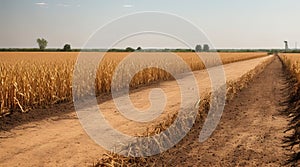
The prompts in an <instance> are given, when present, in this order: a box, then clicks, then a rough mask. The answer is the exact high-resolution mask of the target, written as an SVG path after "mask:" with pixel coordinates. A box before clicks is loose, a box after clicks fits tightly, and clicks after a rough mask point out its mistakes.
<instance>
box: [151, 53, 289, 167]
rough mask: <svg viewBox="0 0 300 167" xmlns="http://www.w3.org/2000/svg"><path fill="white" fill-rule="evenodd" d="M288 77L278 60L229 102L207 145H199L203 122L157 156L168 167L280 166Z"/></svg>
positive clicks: (286, 152) (282, 161) (282, 157)
mask: <svg viewBox="0 0 300 167" xmlns="http://www.w3.org/2000/svg"><path fill="white" fill-rule="evenodd" d="M285 81H286V76H284V73H283V71H282V64H281V63H280V60H279V59H278V58H276V59H275V60H274V61H273V62H272V63H271V64H270V65H269V66H267V67H266V69H265V70H264V71H263V72H262V73H261V74H260V75H258V76H257V78H256V79H254V81H253V82H252V83H250V85H249V87H248V88H246V89H244V90H242V91H241V92H240V93H239V94H238V95H237V97H235V98H234V99H233V100H232V101H230V102H229V103H227V105H226V107H225V110H224V113H223V116H222V119H221V122H220V124H219V125H218V128H217V130H216V131H215V132H214V133H213V135H212V136H211V137H210V138H209V139H208V140H207V141H206V142H204V143H199V142H198V135H199V130H200V129H201V125H202V124H203V122H200V123H199V125H196V126H195V129H194V130H192V131H191V133H190V134H189V135H188V136H187V137H186V138H184V139H183V141H182V142H180V143H179V145H177V146H176V148H173V149H171V150H169V151H168V152H166V153H164V154H163V155H161V156H159V157H156V158H155V161H156V164H160V165H161V164H164V165H166V166H281V165H283V164H284V163H285V161H286V160H287V157H286V154H288V153H289V152H288V151H287V150H286V149H285V148H284V147H283V142H282V140H283V138H284V136H286V135H287V134H285V133H284V131H285V130H286V128H287V126H288V119H287V118H286V117H285V116H283V115H281V114H280V110H281V109H282V108H283V106H280V102H281V101H283V100H284V97H283V96H284V95H283V93H282V92H281V90H282V89H283V88H284V87H285Z"/></svg>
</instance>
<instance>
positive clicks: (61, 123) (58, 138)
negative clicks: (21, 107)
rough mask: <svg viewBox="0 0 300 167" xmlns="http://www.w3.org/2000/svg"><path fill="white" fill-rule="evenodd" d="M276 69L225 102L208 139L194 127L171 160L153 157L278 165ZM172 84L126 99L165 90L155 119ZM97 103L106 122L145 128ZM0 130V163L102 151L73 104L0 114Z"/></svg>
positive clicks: (55, 161)
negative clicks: (90, 136)
mask: <svg viewBox="0 0 300 167" xmlns="http://www.w3.org/2000/svg"><path fill="white" fill-rule="evenodd" d="M265 60H266V58H258V59H253V60H248V61H243V62H237V63H232V64H227V65H225V66H224V69H225V72H226V79H227V80H228V81H236V80H238V79H239V77H241V76H242V75H243V74H245V73H247V72H248V71H250V70H252V69H254V68H255V67H256V66H257V65H259V64H260V63H261V62H263V61H265ZM195 73H196V74H197V81H198V83H199V86H200V89H201V90H202V91H203V92H201V93H204V92H205V91H207V90H209V88H210V85H209V79H208V76H207V73H205V72H203V71H198V72H195ZM280 74H281V68H280V63H279V61H278V60H276V61H274V62H273V63H272V64H271V65H270V66H269V67H268V68H267V70H265V72H264V73H263V74H262V75H261V76H260V77H259V78H257V79H256V80H255V81H254V83H253V84H251V86H250V87H249V88H248V89H246V90H245V91H242V92H241V94H240V95H239V96H238V97H237V98H235V100H233V101H232V102H230V104H228V105H227V107H226V109H225V113H224V116H223V118H222V123H221V124H220V125H219V127H218V130H217V131H216V132H215V133H214V135H213V136H212V138H210V139H209V140H208V141H207V142H205V143H202V144H201V143H199V142H198V140H197V138H196V137H198V134H199V133H198V132H196V131H195V133H191V134H190V135H188V136H187V137H186V138H185V139H184V140H183V141H182V142H181V143H180V144H181V145H179V146H178V147H179V148H180V149H171V150H170V151H169V152H167V153H166V154H164V155H163V156H165V157H164V159H165V160H166V159H168V160H171V161H168V162H166V161H160V160H159V159H160V158H158V160H157V162H158V163H159V162H160V164H162V163H164V164H165V163H166V164H169V165H172V164H173V165H174V164H178V165H179V166H182V165H198V166H199V165H207V166H210V165H238V164H239V165H243V164H248V165H249V163H252V164H255V163H257V164H268V163H270V164H271V165H272V163H273V165H274V164H275V165H279V162H281V161H282V160H283V159H284V156H281V155H283V153H284V150H283V149H282V148H281V143H280V142H281V139H282V137H283V133H281V132H282V131H283V129H284V128H285V127H286V124H287V119H285V118H283V117H282V116H280V115H278V113H277V109H278V107H279V106H278V103H279V100H280V98H281V96H280V91H279V90H280V88H281V86H282V83H281V81H282V78H281V77H280ZM175 83H176V82H175V81H167V82H162V83H158V84H156V85H152V86H148V87H144V88H139V89H137V90H135V91H133V93H132V94H131V98H132V100H133V102H134V104H135V105H136V107H138V108H139V107H143V106H147V105H148V104H149V101H148V99H144V98H141V97H143V96H145V94H148V92H149V90H150V89H151V88H153V87H159V88H162V89H164V90H166V92H167V93H166V94H167V96H168V101H170V102H169V103H168V104H167V106H166V108H165V112H164V114H163V115H162V116H161V117H160V118H159V119H158V120H156V121H159V120H163V119H164V118H166V117H167V116H168V115H169V114H174V113H175V112H176V110H177V108H178V106H177V104H178V101H180V100H178V87H176V86H174V85H176V84H175ZM99 107H100V108H101V109H102V110H103V113H104V114H105V116H106V117H107V118H109V119H108V120H114V121H113V122H112V121H111V124H112V126H114V127H115V128H117V129H118V130H121V131H122V132H124V133H128V134H140V133H143V132H144V131H145V129H146V128H145V127H144V126H143V127H142V126H136V124H135V123H132V122H131V121H129V120H126V119H124V118H121V117H120V115H119V114H118V113H117V112H115V106H114V105H112V100H110V99H109V97H106V98H105V99H102V102H101V104H100V105H99ZM112 111H113V112H112ZM116 120H117V121H116ZM129 127H135V128H129ZM0 130H1V131H0V147H1V156H0V166H20V165H22V166H87V165H92V164H93V161H94V162H96V158H100V156H101V155H102V154H103V153H104V152H105V150H104V149H103V148H101V147H100V146H98V145H96V144H95V143H94V142H93V141H92V140H91V139H90V138H89V137H88V136H87V135H86V133H85V132H84V130H83V129H82V127H81V125H80V123H79V121H78V119H77V117H76V114H75V112H74V108H73V106H72V104H62V105H57V106H53V107H51V108H48V109H47V108H46V109H38V110H36V111H33V112H30V113H28V114H23V115H18V114H17V115H12V116H9V117H7V118H4V119H3V118H2V119H1V129H0ZM194 138H195V139H194ZM178 147H177V148H178ZM274 153H276V154H274ZM168 155H169V156H168ZM252 160H257V161H252Z"/></svg>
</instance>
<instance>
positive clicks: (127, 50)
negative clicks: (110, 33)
mask: <svg viewBox="0 0 300 167" xmlns="http://www.w3.org/2000/svg"><path fill="white" fill-rule="evenodd" d="M125 51H126V52H134V49H133V48H131V47H127V48H126V49H125Z"/></svg>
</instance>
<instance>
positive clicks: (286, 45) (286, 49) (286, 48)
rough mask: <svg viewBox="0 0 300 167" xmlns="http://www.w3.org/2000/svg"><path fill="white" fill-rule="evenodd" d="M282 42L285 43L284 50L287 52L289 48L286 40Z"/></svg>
mask: <svg viewBox="0 0 300 167" xmlns="http://www.w3.org/2000/svg"><path fill="white" fill-rule="evenodd" d="M284 44H285V51H286V52H287V51H288V50H289V45H288V41H284Z"/></svg>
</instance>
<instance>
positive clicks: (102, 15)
mask: <svg viewBox="0 0 300 167" xmlns="http://www.w3.org/2000/svg"><path fill="white" fill-rule="evenodd" d="M141 11H161V12H168V13H173V14H176V15H178V16H181V17H183V18H185V19H187V20H189V21H190V22H192V23H193V24H195V25H196V26H197V27H199V28H200V29H202V30H203V31H204V32H205V33H206V35H207V36H208V38H209V39H210V40H211V42H212V43H213V44H214V45H215V46H216V47H217V48H283V46H284V44H283V41H284V40H288V41H289V44H290V48H294V47H295V43H296V42H298V43H299V44H298V45H299V48H300V21H299V18H300V1H299V0H61V1H59V0H0V21H1V28H0V38H1V40H0V48H2V47H37V44H36V39H37V38H38V37H44V38H45V39H47V40H48V42H49V43H48V47H56V48H57V47H58V48H61V47H62V46H63V45H64V44H65V43H70V44H71V45H72V47H74V48H80V47H82V46H83V44H84V43H85V42H86V41H87V40H88V38H89V36H90V35H91V34H92V33H93V32H94V31H95V30H96V29H98V28H99V27H101V26H103V25H105V24H106V23H108V22H110V21H112V20H114V19H116V18H118V17H121V16H124V15H128V14H131V13H135V12H141ZM158 24H159V22H158ZM173 28H176V26H174V25H170V29H173ZM182 31H184V30H182ZM136 45H138V44H136ZM162 47H168V46H162Z"/></svg>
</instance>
